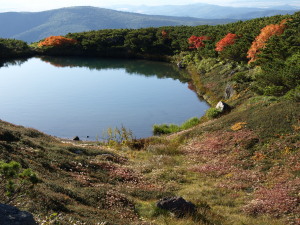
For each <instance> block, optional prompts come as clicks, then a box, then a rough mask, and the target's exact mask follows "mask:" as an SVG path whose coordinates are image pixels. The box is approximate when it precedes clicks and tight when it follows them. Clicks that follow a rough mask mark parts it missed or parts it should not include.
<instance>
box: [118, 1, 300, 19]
mask: <svg viewBox="0 0 300 225" xmlns="http://www.w3.org/2000/svg"><path fill="white" fill-rule="evenodd" d="M114 9H118V10H123V11H127V12H139V13H143V14H151V15H165V16H190V17H195V18H205V19H228V18H230V19H237V20H246V19H253V18H258V17H264V16H274V15H279V14H281V15H285V14H293V13H294V12H296V11H299V10H300V7H296V6H291V5H288V4H286V5H282V6H273V7H269V8H256V7H231V6H219V5H213V4H206V3H196V4H188V5H164V6H146V5H140V6H132V5H119V6H114Z"/></svg>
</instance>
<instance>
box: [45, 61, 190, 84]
mask: <svg viewBox="0 0 300 225" xmlns="http://www.w3.org/2000/svg"><path fill="white" fill-rule="evenodd" d="M40 58H41V60H43V61H45V62H48V63H50V64H51V65H53V66H56V67H85V68H89V69H91V70H94V69H95V70H105V69H125V71H126V72H127V73H128V74H139V75H143V76H146V77H150V76H156V77H158V78H173V79H177V80H180V81H181V82H183V83H186V82H188V81H190V78H189V74H188V73H187V72H186V71H184V70H181V69H178V68H177V67H176V66H174V65H171V64H169V63H163V62H155V61H147V60H128V59H104V58H87V57H51V56H42V57H40Z"/></svg>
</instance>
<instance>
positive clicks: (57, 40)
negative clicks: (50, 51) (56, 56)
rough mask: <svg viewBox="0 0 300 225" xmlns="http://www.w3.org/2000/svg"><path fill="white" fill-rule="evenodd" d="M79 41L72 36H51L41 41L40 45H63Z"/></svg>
mask: <svg viewBox="0 0 300 225" xmlns="http://www.w3.org/2000/svg"><path fill="white" fill-rule="evenodd" d="M76 43H77V41H76V40H74V39H71V38H66V37H62V36H50V37H47V38H46V39H45V40H44V41H41V42H40V43H39V44H38V46H39V47H42V46H63V45H72V44H76Z"/></svg>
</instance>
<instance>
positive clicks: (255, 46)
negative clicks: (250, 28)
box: [247, 20, 286, 63]
mask: <svg viewBox="0 0 300 225" xmlns="http://www.w3.org/2000/svg"><path fill="white" fill-rule="evenodd" d="M285 23H286V20H283V21H282V22H281V23H280V24H270V25H267V26H265V27H264V28H262V29H261V31H260V34H259V35H258V36H257V37H256V38H255V40H254V41H253V42H252V45H251V47H250V49H249V51H248V53H247V58H248V59H250V60H249V63H251V62H254V61H256V60H257V55H258V54H259V53H260V52H261V49H263V48H265V47H266V43H267V41H268V40H269V39H270V38H271V37H272V36H274V35H281V34H282V33H283V32H284V30H285V27H286V25H285Z"/></svg>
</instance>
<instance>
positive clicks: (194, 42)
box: [188, 35, 210, 49]
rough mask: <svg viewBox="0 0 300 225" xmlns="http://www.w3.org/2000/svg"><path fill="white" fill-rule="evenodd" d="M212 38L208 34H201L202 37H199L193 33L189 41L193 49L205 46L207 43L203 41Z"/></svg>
mask: <svg viewBox="0 0 300 225" xmlns="http://www.w3.org/2000/svg"><path fill="white" fill-rule="evenodd" d="M209 39H210V38H209V37H207V36H201V37H197V36H195V35H192V36H191V37H190V38H189V39H188V42H189V44H190V45H191V46H190V48H191V49H194V48H196V49H199V48H203V47H205V43H204V42H203V41H206V40H209Z"/></svg>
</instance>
